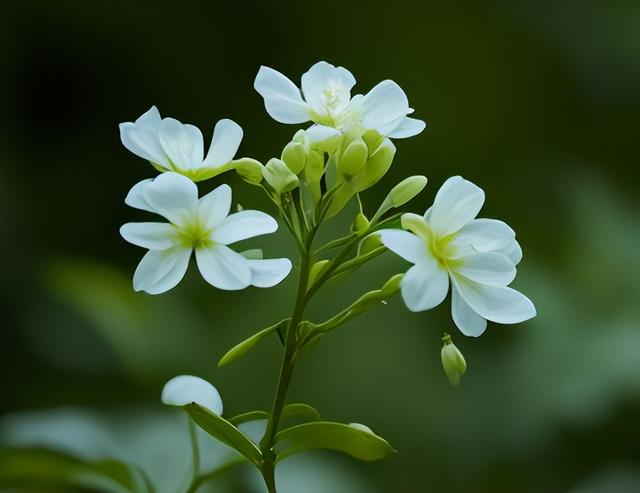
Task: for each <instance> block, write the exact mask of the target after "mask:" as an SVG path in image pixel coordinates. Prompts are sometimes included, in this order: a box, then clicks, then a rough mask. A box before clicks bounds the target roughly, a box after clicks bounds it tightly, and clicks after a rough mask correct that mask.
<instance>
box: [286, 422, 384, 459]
mask: <svg viewBox="0 0 640 493" xmlns="http://www.w3.org/2000/svg"><path fill="white" fill-rule="evenodd" d="M312 449H329V450H337V451H338V452H342V453H345V454H348V455H350V456H352V457H355V458H356V459H360V460H364V461H372V460H379V459H382V458H383V457H385V456H387V455H388V454H390V453H392V452H395V450H394V449H393V447H391V445H389V442H387V441H386V440H385V439H384V438H381V437H379V436H378V435H376V434H374V433H373V432H371V431H368V429H366V428H365V427H364V426H362V425H346V424H343V423H332V422H329V421H315V422H311V423H304V424H301V425H297V426H293V427H291V428H287V429H284V430H282V431H281V432H280V433H278V434H277V435H276V454H277V456H276V460H278V461H281V460H284V459H286V458H287V457H290V456H292V455H294V454H298V453H300V452H304V451H307V450H312Z"/></svg>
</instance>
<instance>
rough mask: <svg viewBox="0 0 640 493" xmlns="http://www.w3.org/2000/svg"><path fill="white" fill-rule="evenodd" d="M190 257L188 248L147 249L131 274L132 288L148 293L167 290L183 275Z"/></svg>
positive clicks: (158, 292)
mask: <svg viewBox="0 0 640 493" xmlns="http://www.w3.org/2000/svg"><path fill="white" fill-rule="evenodd" d="M190 257H191V249H190V248H180V247H173V248H169V249H168V250H149V251H148V252H147V254H146V255H145V256H144V257H142V260H141V261H140V264H138V268H137V269H136V271H135V273H134V274H133V289H134V290H135V291H146V292H147V293H149V294H160V293H164V292H165V291H169V290H170V289H171V288H173V287H175V286H176V285H177V284H178V283H179V282H180V281H181V280H182V278H183V277H184V274H185V273H186V272H187V267H188V266H189V258H190Z"/></svg>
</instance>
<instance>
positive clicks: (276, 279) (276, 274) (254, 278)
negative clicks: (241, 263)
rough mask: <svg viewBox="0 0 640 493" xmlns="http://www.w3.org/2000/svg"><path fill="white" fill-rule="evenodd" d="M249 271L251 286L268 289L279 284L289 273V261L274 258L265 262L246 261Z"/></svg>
mask: <svg viewBox="0 0 640 493" xmlns="http://www.w3.org/2000/svg"><path fill="white" fill-rule="evenodd" d="M247 263H248V264H249V268H250V269H251V284H252V285H253V286H257V287H259V288H270V287H272V286H275V285H276V284H279V283H280V282H281V281H282V280H283V279H284V278H285V277H287V276H288V275H289V272H291V267H292V264H291V260H289V259H288V258H274V259H266V260H254V259H248V260H247Z"/></svg>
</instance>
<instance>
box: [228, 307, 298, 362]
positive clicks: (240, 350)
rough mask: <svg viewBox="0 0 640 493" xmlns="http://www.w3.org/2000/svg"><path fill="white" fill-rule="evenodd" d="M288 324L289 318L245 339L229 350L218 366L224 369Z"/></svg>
mask: <svg viewBox="0 0 640 493" xmlns="http://www.w3.org/2000/svg"><path fill="white" fill-rule="evenodd" d="M288 322H289V319H288V318H285V319H284V320H280V322H278V323H276V324H274V325H272V326H271V327H267V328H266V329H263V330H261V331H260V332H258V333H256V334H253V335H252V336H251V337H249V338H248V339H245V340H244V341H242V342H241V343H240V344H237V345H235V346H234V347H232V348H231V349H229V351H227V353H226V354H225V355H224V356H223V357H222V358H220V361H219V362H218V366H219V367H222V366H224V365H227V364H229V363H231V362H232V361H234V360H236V359H238V358H239V357H241V356H242V355H244V353H246V352H247V351H249V349H251V348H252V347H253V346H255V345H256V344H257V343H258V342H260V341H261V340H262V339H263V338H264V337H266V336H268V335H269V334H271V333H272V332H275V331H276V330H278V329H279V328H280V327H281V326H283V325H285V324H286V323H288Z"/></svg>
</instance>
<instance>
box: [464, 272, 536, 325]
mask: <svg viewBox="0 0 640 493" xmlns="http://www.w3.org/2000/svg"><path fill="white" fill-rule="evenodd" d="M455 283H456V286H457V287H458V289H459V290H460V294H461V295H462V297H463V298H464V300H465V301H466V302H467V303H468V304H469V306H470V307H471V308H472V309H473V311H475V312H476V313H477V314H478V315H480V316H481V317H483V318H486V319H487V320H491V321H492V322H497V323H499V324H516V323H519V322H524V321H525V320H528V319H530V318H532V317H535V315H536V309H535V307H534V306H533V303H531V300H529V298H527V297H526V296H525V295H523V294H522V293H520V292H518V291H516V290H515V289H512V288H509V287H505V286H491V285H489V284H480V283H477V282H473V281H470V280H468V279H465V278H464V277H460V276H455Z"/></svg>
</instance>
